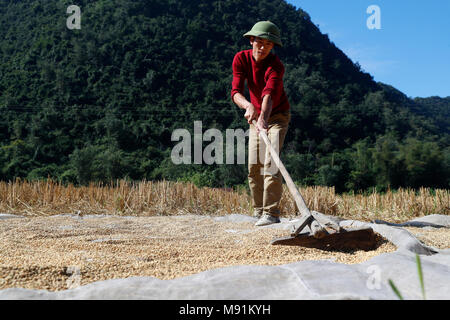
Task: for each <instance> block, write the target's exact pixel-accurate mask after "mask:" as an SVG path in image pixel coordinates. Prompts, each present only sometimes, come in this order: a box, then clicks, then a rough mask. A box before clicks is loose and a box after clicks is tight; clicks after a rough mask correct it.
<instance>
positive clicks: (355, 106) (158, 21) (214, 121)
mask: <svg viewBox="0 0 450 320" xmlns="http://www.w3.org/2000/svg"><path fill="white" fill-rule="evenodd" d="M72 4H73V3H72V1H69V0H61V1H47V0H24V1H2V2H0V50H1V51H0V180H4V181H8V180H14V179H15V178H17V177H21V178H27V179H30V180H34V179H46V178H48V177H50V178H52V179H54V180H58V181H61V182H63V183H67V182H69V183H74V184H83V185H86V184H88V183H89V182H93V181H95V182H109V181H112V180H116V179H130V180H143V179H145V180H162V179H166V180H181V181H190V182H194V183H195V184H196V185H197V186H209V187H231V186H236V185H241V184H245V183H246V178H247V168H246V166H245V165H244V164H241V165H237V164H234V165H225V164H224V165H219V164H214V165H207V164H202V165H187V164H185V165H175V164H173V163H172V161H171V158H170V154H171V150H172V148H173V147H174V145H175V142H173V141H171V136H172V133H173V131H174V130H175V129H178V128H185V129H188V130H189V131H190V132H193V127H194V121H202V125H203V130H206V129H209V128H217V129H219V130H221V131H222V132H225V130H226V129H236V128H244V129H246V128H247V126H248V125H247V124H246V121H245V119H244V118H243V112H242V111H241V110H240V109H238V108H237V107H236V106H235V105H233V103H232V102H231V99H230V89H231V79H232V75H231V62H232V60H233V57H234V54H235V53H236V52H238V51H239V50H243V49H246V48H249V43H248V41H246V40H245V39H244V38H243V37H242V34H243V33H245V32H246V31H248V29H249V28H251V27H252V25H253V24H254V23H255V22H256V21H258V20H271V21H273V22H275V23H276V24H277V25H278V26H279V27H280V28H281V30H282V40H283V43H284V47H283V48H280V49H278V48H277V49H276V54H278V55H279V56H280V58H281V60H282V61H283V63H284V65H285V67H286V75H285V88H286V91H287V94H288V97H289V100H290V104H291V112H292V122H291V126H290V130H289V132H288V135H287V137H286V144H285V149H284V152H283V153H282V159H283V161H284V162H285V165H286V167H287V170H288V171H289V173H290V174H291V175H292V177H293V179H294V180H295V181H296V182H298V183H300V184H303V185H322V186H334V187H335V188H336V191H337V192H343V191H348V190H367V189H370V188H372V187H377V188H378V190H386V189H387V188H388V187H390V188H400V187H412V188H420V187H431V188H449V186H450V147H449V146H450V134H449V133H450V129H449V128H450V125H449V119H450V112H449V109H450V108H449V105H450V102H449V101H450V98H446V99H444V98H438V97H433V98H426V99H424V98H416V99H411V98H409V97H407V96H405V95H404V94H403V93H401V92H399V91H398V90H396V89H395V88H393V87H391V86H389V85H387V84H382V83H376V82H375V81H374V80H373V78H372V76H371V75H369V74H367V73H365V72H363V71H362V70H361V68H360V67H359V65H358V64H355V63H353V62H352V61H351V60H350V59H349V58H348V57H346V56H345V54H344V53H343V52H342V51H341V50H339V48H337V47H336V46H335V45H334V44H333V43H332V42H331V41H330V40H329V38H328V36H327V35H324V34H322V33H321V32H320V30H319V29H318V27H316V25H315V24H314V21H311V19H310V17H309V15H308V14H307V13H306V12H304V11H303V10H301V9H296V8H295V7H293V6H292V5H290V4H287V3H286V2H285V1H283V0H245V1H244V0H228V1H198V0H192V1H182V0H148V1H144V0H133V1H131V0H96V1H93V0H89V1H87V0H79V1H77V5H78V6H80V8H81V14H82V20H81V29H80V30H69V29H68V28H67V27H66V19H67V17H68V16H69V15H68V14H67V13H66V9H67V7H68V6H69V5H72ZM208 144H209V142H204V146H207V145H208Z"/></svg>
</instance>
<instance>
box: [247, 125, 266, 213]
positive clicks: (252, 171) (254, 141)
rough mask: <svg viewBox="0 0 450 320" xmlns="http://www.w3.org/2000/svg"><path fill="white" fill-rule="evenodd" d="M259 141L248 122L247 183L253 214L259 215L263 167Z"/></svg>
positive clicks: (261, 203) (262, 186) (261, 210)
mask: <svg viewBox="0 0 450 320" xmlns="http://www.w3.org/2000/svg"><path fill="white" fill-rule="evenodd" d="M260 143H264V141H260V139H259V135H258V133H257V132H256V129H255V127H254V126H253V125H252V124H250V133H249V141H248V184H249V187H250V192H251V196H252V206H253V215H254V216H257V217H259V216H261V215H262V213H263V193H264V176H263V175H262V173H261V170H262V169H263V167H264V166H263V163H264V162H263V159H259V156H258V155H259V148H260Z"/></svg>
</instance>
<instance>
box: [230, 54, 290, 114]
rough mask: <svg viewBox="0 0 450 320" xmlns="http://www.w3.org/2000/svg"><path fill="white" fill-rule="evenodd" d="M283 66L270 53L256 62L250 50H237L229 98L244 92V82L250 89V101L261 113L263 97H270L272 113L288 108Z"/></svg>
mask: <svg viewBox="0 0 450 320" xmlns="http://www.w3.org/2000/svg"><path fill="white" fill-rule="evenodd" d="M283 75H284V66H283V64H282V63H281V61H280V59H279V58H278V57H277V56H276V55H274V54H273V53H270V54H269V56H267V58H265V59H264V60H263V61H261V62H259V63H256V62H255V60H254V59H253V56H252V50H251V49H250V50H244V51H241V52H238V53H237V54H236V55H235V56H234V60H233V83H232V89H231V99H233V96H234V95H235V94H236V93H238V92H239V93H241V94H243V93H244V82H245V80H247V86H248V89H249V91H250V102H251V103H252V104H253V105H254V106H255V108H256V111H257V112H258V114H259V113H261V104H262V100H263V97H264V96H265V95H267V94H270V95H271V97H272V102H273V104H272V114H274V113H277V112H280V111H286V110H289V101H288V98H287V96H286V93H285V91H284V87H283Z"/></svg>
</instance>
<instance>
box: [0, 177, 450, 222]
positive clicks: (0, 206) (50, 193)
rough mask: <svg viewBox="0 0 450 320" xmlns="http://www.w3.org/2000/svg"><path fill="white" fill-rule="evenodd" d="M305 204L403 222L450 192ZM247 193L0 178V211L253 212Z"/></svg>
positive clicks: (313, 193)
mask: <svg viewBox="0 0 450 320" xmlns="http://www.w3.org/2000/svg"><path fill="white" fill-rule="evenodd" d="M300 193H301V194H302V195H303V197H304V199H305V201H306V204H307V206H308V207H309V208H310V209H311V210H316V211H319V212H322V213H325V214H331V215H335V216H340V217H343V218H348V219H358V220H363V221H369V220H373V219H383V220H388V221H391V222H401V221H405V220H409V219H412V218H414V217H420V216H424V215H427V214H450V191H449V190H431V189H427V188H422V189H420V190H418V191H414V190H409V189H400V190H397V191H388V192H386V193H383V194H381V193H377V192H373V193H371V194H368V195H362V194H354V195H337V194H336V193H335V191H334V188H329V187H318V186H316V187H306V188H300ZM251 210H252V208H251V203H250V196H249V195H248V194H247V193H246V192H244V191H233V190H231V189H217V188H197V187H196V186H195V185H194V184H191V183H181V182H168V181H161V182H152V181H142V182H135V183H132V182H126V181H117V182H116V183H115V185H114V186H108V185H102V184H94V183H93V184H91V185H89V186H87V187H74V186H73V185H68V186H64V185H62V184H60V183H56V182H54V181H51V180H48V181H36V182H27V181H21V180H17V181H15V182H0V212H7V213H14V214H21V215H25V216H45V215H54V214H61V213H76V212H80V213H81V214H116V215H132V216H152V215H180V214H187V213H189V214H207V215H225V214H230V213H242V214H251ZM281 210H282V214H283V215H284V216H293V215H295V212H296V210H295V203H294V201H293V199H292V197H291V195H290V193H289V192H288V190H287V188H286V187H284V193H283V197H282V200H281Z"/></svg>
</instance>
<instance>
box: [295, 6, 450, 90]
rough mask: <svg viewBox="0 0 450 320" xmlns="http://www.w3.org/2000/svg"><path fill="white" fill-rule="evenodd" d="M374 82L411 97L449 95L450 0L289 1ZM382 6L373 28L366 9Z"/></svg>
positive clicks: (370, 14) (369, 14)
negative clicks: (303, 11)
mask: <svg viewBox="0 0 450 320" xmlns="http://www.w3.org/2000/svg"><path fill="white" fill-rule="evenodd" d="M287 2H288V3H291V4H293V5H294V6H296V7H297V8H301V9H303V10H305V11H306V12H307V13H308V14H309V15H310V16H311V20H312V21H313V23H314V24H316V25H319V28H320V30H321V32H322V33H325V34H328V36H329V38H330V40H331V41H332V42H334V44H335V45H336V46H337V47H338V48H339V49H341V50H342V51H343V52H344V53H345V54H346V55H347V56H348V57H349V58H350V59H352V60H353V61H354V62H358V63H359V64H360V65H361V67H362V69H363V70H365V71H366V72H368V73H370V74H371V75H372V76H373V77H374V79H375V81H380V82H383V83H386V84H389V85H392V86H394V87H395V88H397V89H398V90H400V91H402V92H403V93H405V94H406V95H407V96H409V97H413V98H414V97H429V96H441V97H447V96H450V0H429V1H425V0H420V1H419V0H369V1H367V0H342V1H339V0H287ZM371 5H377V6H378V7H379V8H380V21H381V29H373V30H370V29H369V28H368V27H367V20H368V19H369V18H370V17H371V16H372V13H367V8H368V7H369V6H371Z"/></svg>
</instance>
